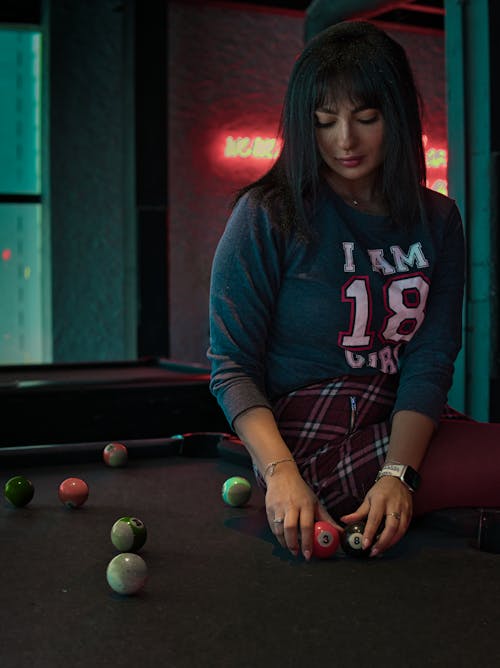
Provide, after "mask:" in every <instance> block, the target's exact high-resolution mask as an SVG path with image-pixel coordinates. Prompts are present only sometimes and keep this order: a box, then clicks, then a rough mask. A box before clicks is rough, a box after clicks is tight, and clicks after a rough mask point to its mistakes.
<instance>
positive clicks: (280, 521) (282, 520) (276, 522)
mask: <svg viewBox="0 0 500 668" xmlns="http://www.w3.org/2000/svg"><path fill="white" fill-rule="evenodd" d="M284 522H285V518H284V517H278V518H277V519H275V520H273V524H283V523H284Z"/></svg>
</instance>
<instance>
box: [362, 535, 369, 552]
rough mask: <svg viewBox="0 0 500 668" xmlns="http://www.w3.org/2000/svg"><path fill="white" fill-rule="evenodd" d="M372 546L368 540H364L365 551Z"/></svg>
mask: <svg viewBox="0 0 500 668" xmlns="http://www.w3.org/2000/svg"><path fill="white" fill-rule="evenodd" d="M369 545H370V541H369V540H368V538H363V549H364V550H366V548H367V547H368V546H369Z"/></svg>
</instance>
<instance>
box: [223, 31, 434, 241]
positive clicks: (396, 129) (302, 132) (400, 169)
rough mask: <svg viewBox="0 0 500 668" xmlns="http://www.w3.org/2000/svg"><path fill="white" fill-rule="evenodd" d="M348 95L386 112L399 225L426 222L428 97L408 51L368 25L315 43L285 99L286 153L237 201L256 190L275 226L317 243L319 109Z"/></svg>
mask: <svg viewBox="0 0 500 668" xmlns="http://www.w3.org/2000/svg"><path fill="white" fill-rule="evenodd" d="M344 98H347V99H350V100H351V101H353V102H355V103H356V104H359V103H362V104H363V105H364V106H367V107H370V108H374V109H379V110H380V113H381V114H382V117H383V118H384V122H385V125H384V127H385V135H384V137H385V158H384V161H383V164H382V169H381V174H380V178H381V182H380V186H381V189H382V192H383V194H384V196H385V198H386V201H387V203H388V206H389V211H390V215H391V218H392V220H393V222H394V224H396V225H398V226H404V227H411V226H412V225H413V224H414V223H416V222H418V221H419V220H422V219H424V218H425V211H424V205H423V193H422V188H421V186H422V185H425V177H426V169H425V155H424V149H423V144H422V123H421V113H422V105H421V98H420V95H419V93H418V91H417V88H416V85H415V81H414V77H413V73H412V70H411V67H410V64H409V62H408V58H407V56H406V53H405V51H404V49H403V47H402V46H401V45H400V44H399V43H398V42H396V41H395V40H393V39H392V38H391V37H389V35H387V33H385V32H384V31H383V30H381V29H379V28H377V27H376V26H375V25H373V24H372V23H369V22H366V21H346V22H343V23H338V24H336V25H333V26H331V27H330V28H327V29H326V30H324V31H323V32H321V33H319V34H318V35H316V37H314V38H313V39H312V40H311V41H310V42H309V43H308V44H307V46H306V47H305V49H304V50H303V52H302V54H301V55H300V56H299V58H298V59H297V61H296V62H295V66H294V68H293V70H292V74H291V76H290V80H289V83H288V88H287V92H286V95H285V100H284V104H283V110H282V113H281V119H280V127H279V135H280V137H281V139H282V150H281V153H280V155H279V157H278V158H277V160H276V162H275V163H274V165H273V166H272V167H271V169H270V170H269V171H268V172H267V173H266V174H264V176H262V177H261V178H260V179H258V180H257V181H254V182H253V183H251V184H249V185H247V186H245V187H244V188H242V189H241V190H240V191H239V192H238V193H237V196H236V199H235V201H237V200H238V199H239V198H240V197H241V196H242V195H243V194H244V193H246V192H248V191H250V190H251V191H253V192H255V193H256V194H259V197H260V198H262V199H263V200H264V202H265V203H266V204H267V206H268V208H269V211H270V214H271V219H272V221H273V223H274V224H276V225H278V227H280V228H281V229H283V230H284V231H287V232H296V233H297V234H298V235H299V236H300V237H302V238H304V239H307V238H309V237H310V236H311V228H310V220H311V214H312V212H313V211H314V206H315V202H316V198H317V194H318V191H319V185H320V170H321V166H322V159H321V156H320V155H319V152H318V149H317V145H316V137H315V114H314V112H315V110H316V109H317V108H318V107H320V106H321V105H322V104H325V103H326V102H330V103H335V101H336V100H340V99H344Z"/></svg>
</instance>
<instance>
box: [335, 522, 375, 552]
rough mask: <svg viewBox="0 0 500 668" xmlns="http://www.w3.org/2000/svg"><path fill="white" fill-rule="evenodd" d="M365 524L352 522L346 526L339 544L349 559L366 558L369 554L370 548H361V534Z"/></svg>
mask: <svg viewBox="0 0 500 668" xmlns="http://www.w3.org/2000/svg"><path fill="white" fill-rule="evenodd" d="M365 526H366V523H365V522H353V523H352V524H348V525H347V526H346V527H345V529H344V532H343V533H342V536H341V538H340V542H341V544H342V549H343V550H344V552H345V553H346V554H347V555H349V556H350V557H367V556H368V555H369V554H370V548H369V547H368V548H363V532H364V530H365Z"/></svg>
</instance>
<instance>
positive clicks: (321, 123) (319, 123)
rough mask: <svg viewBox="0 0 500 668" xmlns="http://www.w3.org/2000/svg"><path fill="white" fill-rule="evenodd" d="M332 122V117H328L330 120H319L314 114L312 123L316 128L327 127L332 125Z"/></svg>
mask: <svg viewBox="0 0 500 668" xmlns="http://www.w3.org/2000/svg"><path fill="white" fill-rule="evenodd" d="M334 123H335V121H334V120H332V119H330V120H328V121H322V120H320V119H319V118H318V117H317V116H316V118H315V119H314V125H315V126H316V127H317V128H328V127H330V126H331V125H333V124H334Z"/></svg>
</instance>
